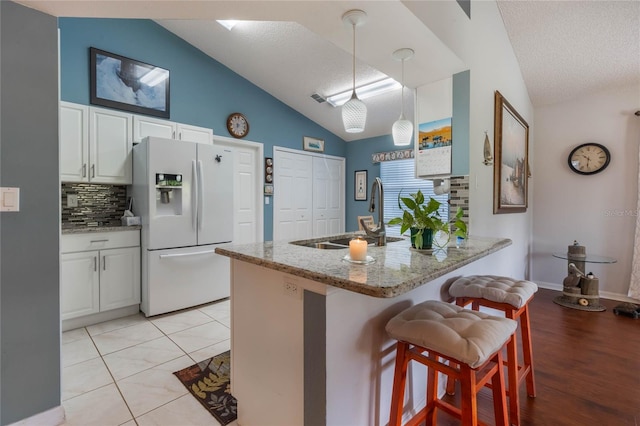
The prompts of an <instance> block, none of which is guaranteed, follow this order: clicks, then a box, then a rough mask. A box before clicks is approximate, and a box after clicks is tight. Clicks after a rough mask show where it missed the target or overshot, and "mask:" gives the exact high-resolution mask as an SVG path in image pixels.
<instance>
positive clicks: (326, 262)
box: [216, 234, 511, 297]
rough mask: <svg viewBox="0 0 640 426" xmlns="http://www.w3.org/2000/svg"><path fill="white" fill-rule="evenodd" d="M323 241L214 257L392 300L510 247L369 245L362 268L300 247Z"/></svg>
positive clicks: (481, 242)
mask: <svg viewBox="0 0 640 426" xmlns="http://www.w3.org/2000/svg"><path fill="white" fill-rule="evenodd" d="M353 235H354V234H344V235H338V236H332V237H331V238H349V237H351V236H353ZM327 239H328V238H316V239H312V240H303V241H297V242H296V244H292V243H290V242H272V241H269V242H266V243H259V244H246V245H236V246H230V247H225V248H218V249H216V253H218V254H221V255H223V256H228V257H230V258H232V259H237V260H241V261H244V262H248V263H252V264H254V265H259V266H263V267H265V268H268V269H273V270H276V271H281V272H286V273H289V274H292V275H295V276H298V277H303V278H307V279H309V280H312V281H316V282H319V283H323V284H327V285H331V286H334V287H339V288H344V289H346V290H350V291H353V292H356V293H361V294H366V295H369V296H374V297H396V296H399V295H401V294H404V293H406V292H408V291H411V290H413V289H414V288H416V287H419V286H421V285H423V284H425V283H427V282H430V281H432V280H434V279H435V278H438V277H440V276H442V275H445V274H446V273H448V272H451V271H455V270H456V269H458V268H460V267H462V266H464V265H466V264H468V263H471V262H473V261H474V260H478V259H480V258H482V257H485V256H487V255H489V254H491V253H493V252H495V251H498V250H500V249H502V248H504V247H507V246H509V245H511V240H509V239H506V238H487V237H473V238H471V239H470V240H469V241H468V242H467V245H466V246H465V247H464V248H461V249H458V248H456V247H455V246H453V247H446V248H445V249H436V250H435V252H434V253H430V252H428V253H424V252H420V251H416V250H414V249H412V248H411V247H410V242H409V240H408V239H404V240H402V241H395V242H390V243H387V245H386V246H382V247H376V246H369V247H368V250H367V254H368V255H369V256H371V257H372V258H373V259H374V260H375V261H374V262H373V263H371V264H368V265H362V264H354V263H350V262H348V261H345V260H343V258H344V256H345V255H347V254H348V253H349V249H348V248H344V249H337V250H335V249H332V250H326V249H317V248H313V247H306V246H305V245H304V244H309V243H314V242H322V241H326V240H327Z"/></svg>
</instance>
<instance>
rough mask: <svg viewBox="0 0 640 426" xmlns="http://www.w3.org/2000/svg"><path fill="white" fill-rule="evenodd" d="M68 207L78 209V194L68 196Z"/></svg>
mask: <svg viewBox="0 0 640 426" xmlns="http://www.w3.org/2000/svg"><path fill="white" fill-rule="evenodd" d="M67 207H78V194H67Z"/></svg>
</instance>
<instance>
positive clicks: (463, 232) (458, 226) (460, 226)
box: [452, 206, 469, 248]
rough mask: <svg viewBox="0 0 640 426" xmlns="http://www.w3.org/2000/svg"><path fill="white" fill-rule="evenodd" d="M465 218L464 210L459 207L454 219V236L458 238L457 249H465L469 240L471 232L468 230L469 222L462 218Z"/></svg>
mask: <svg viewBox="0 0 640 426" xmlns="http://www.w3.org/2000/svg"><path fill="white" fill-rule="evenodd" d="M463 216H464V210H462V207H460V206H458V210H457V211H456V215H455V216H454V218H453V221H452V225H453V226H454V230H453V236H454V237H456V247H457V248H463V247H466V245H467V239H468V238H469V231H468V230H467V222H465V221H464V220H463V219H462V217H463Z"/></svg>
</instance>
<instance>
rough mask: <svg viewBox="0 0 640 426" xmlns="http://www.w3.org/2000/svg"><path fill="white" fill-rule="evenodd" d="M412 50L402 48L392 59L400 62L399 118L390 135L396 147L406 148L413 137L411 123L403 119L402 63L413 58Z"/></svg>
mask: <svg viewBox="0 0 640 426" xmlns="http://www.w3.org/2000/svg"><path fill="white" fill-rule="evenodd" d="M413 53H414V52H413V49H409V48H403V49H398V50H396V51H395V52H393V59H395V60H397V61H402V89H401V90H402V92H401V95H400V118H398V121H396V122H395V123H393V127H392V128H391V134H392V135H393V144H394V145H396V146H407V145H409V144H410V143H411V137H412V136H413V123H412V122H411V121H410V120H407V119H406V118H404V61H406V60H407V59H411V58H412V57H413Z"/></svg>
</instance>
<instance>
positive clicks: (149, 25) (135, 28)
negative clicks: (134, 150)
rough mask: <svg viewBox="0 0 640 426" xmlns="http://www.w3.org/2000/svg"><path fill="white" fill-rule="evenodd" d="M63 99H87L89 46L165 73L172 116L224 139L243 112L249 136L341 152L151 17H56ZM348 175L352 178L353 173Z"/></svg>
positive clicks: (268, 224) (268, 209)
mask: <svg viewBox="0 0 640 426" xmlns="http://www.w3.org/2000/svg"><path fill="white" fill-rule="evenodd" d="M58 26H59V28H60V67H61V71H60V74H61V77H60V80H61V89H60V90H61V94H60V96H61V99H62V100H64V101H68V102H75V103H80V104H85V105H88V104H89V47H97V48H99V49H102V50H106V51H108V52H112V53H116V54H118V55H122V56H126V57H129V58H132V59H136V60H139V61H142V62H146V63H149V64H152V65H156V66H159V67H162V68H166V69H168V70H169V71H170V72H171V77H170V79H171V80H170V86H171V117H170V119H171V120H172V121H177V122H180V123H187V124H193V125H196V126H203V127H209V128H212V129H213V132H214V134H218V135H223V136H229V135H228V133H227V130H226V118H227V116H228V115H229V114H230V113H232V112H236V111H238V112H242V113H243V114H244V115H245V116H246V117H247V119H248V120H249V123H250V126H251V127H250V133H249V135H248V136H247V138H246V139H247V140H251V141H256V142H261V143H263V144H264V155H265V156H266V157H272V156H273V146H274V145H277V146H284V147H287V148H293V149H301V148H302V137H303V136H313V137H317V138H321V139H324V140H325V153H326V154H330V155H337V156H341V157H345V156H346V147H345V142H344V141H343V140H342V139H341V138H339V137H338V136H336V135H334V134H333V133H331V132H329V131H328V130H326V129H324V128H323V127H320V126H319V125H317V124H316V123H314V122H313V121H311V120H309V119H307V118H306V117H304V116H303V115H301V114H299V113H298V112H296V111H295V110H293V109H291V108H289V107H288V106H287V105H285V104H283V103H282V102H280V101H279V100H277V99H276V98H274V97H273V96H271V95H269V94H268V93H266V92H265V91H263V90H262V89H260V88H259V87H257V86H255V85H253V84H252V83H251V82H249V81H248V80H246V79H244V78H242V77H241V76H239V75H238V74H236V73H234V72H233V71H231V70H230V69H228V68H227V67H225V66H224V65H222V64H220V63H219V62H217V61H215V60H214V59H212V58H210V57H209V56H207V55H205V54H204V53H202V52H201V51H199V50H198V49H196V48H195V47H193V46H191V45H190V44H188V43H186V42H185V41H184V40H182V39H180V38H179V37H176V36H175V35H173V34H172V33H170V32H169V31H167V30H165V29H164V28H163V27H161V26H160V25H158V24H156V23H155V22H153V21H150V20H140V19H87V18H60V19H59V21H58ZM352 178H353V177H352ZM272 206H273V205H272V204H268V205H265V206H264V209H265V221H264V238H265V240H271V239H272V235H273V209H272Z"/></svg>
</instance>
